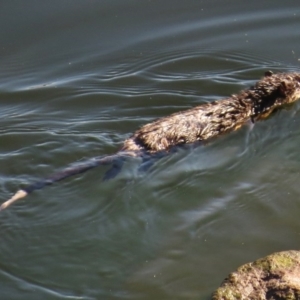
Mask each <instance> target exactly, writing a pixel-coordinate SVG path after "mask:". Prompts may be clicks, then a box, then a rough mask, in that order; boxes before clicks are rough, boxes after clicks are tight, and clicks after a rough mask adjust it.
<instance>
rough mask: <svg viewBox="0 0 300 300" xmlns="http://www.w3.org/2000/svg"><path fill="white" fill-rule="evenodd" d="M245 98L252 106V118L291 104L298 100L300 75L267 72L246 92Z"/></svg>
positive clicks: (299, 96)
mask: <svg viewBox="0 0 300 300" xmlns="http://www.w3.org/2000/svg"><path fill="white" fill-rule="evenodd" d="M247 98H250V99H251V101H253V104H254V106H253V111H252V116H253V117H256V116H259V115H261V114H265V113H268V112H271V111H272V110H273V109H275V108H276V107H278V106H281V105H284V104H288V103H292V102H294V101H296V100H298V99H300V73H278V74H273V73H272V72H271V71H267V72H266V73H265V76H264V77H263V78H262V79H261V80H260V81H258V82H257V83H256V84H255V86H253V87H251V88H250V89H249V90H248V95H247Z"/></svg>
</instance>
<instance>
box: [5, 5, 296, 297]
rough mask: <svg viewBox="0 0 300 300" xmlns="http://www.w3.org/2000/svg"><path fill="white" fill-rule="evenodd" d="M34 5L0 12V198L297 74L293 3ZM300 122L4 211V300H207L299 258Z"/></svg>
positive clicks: (274, 122)
mask: <svg viewBox="0 0 300 300" xmlns="http://www.w3.org/2000/svg"><path fill="white" fill-rule="evenodd" d="M274 3H276V5H274ZM287 3H288V4H287ZM30 4H31V5H30ZM30 4H29V3H28V2H27V3H26V5H21V4H20V5H19V6H18V7H16V6H15V4H13V3H10V2H9V3H6V4H2V7H1V14H2V18H0V22H1V24H2V26H0V31H1V30H2V35H1V36H2V37H3V40H2V43H3V45H2V46H1V47H2V48H1V49H0V53H1V55H0V65H1V72H0V88H1V90H0V97H1V102H0V108H1V110H0V113H1V116H2V118H1V127H0V132H1V148H0V169H1V173H0V176H1V181H0V182H1V199H2V200H3V201H4V200H5V199H6V198H8V197H9V196H10V195H11V194H12V193H13V192H15V191H16V190H17V189H18V188H19V187H21V186H23V185H25V184H27V183H28V182H32V181H34V180H36V179H39V178H41V177H43V176H46V175H48V174H50V173H52V172H54V171H56V170H58V169H61V168H63V167H65V166H66V165H68V164H70V163H72V162H78V161H82V160H86V159H89V158H91V157H94V156H99V155H104V154H111V153H114V152H116V151H117V150H118V149H119V148H120V146H121V144H122V141H123V140H124V139H125V138H127V137H128V136H129V135H130V133H132V132H133V131H135V130H136V129H137V128H138V127H139V126H141V125H143V124H145V123H147V122H151V121H152V120H154V119H156V118H159V117H162V116H165V115H168V114H171V113H173V112H176V111H179V110H183V109H187V108H190V107H192V106H194V105H199V104H201V103H206V102H208V101H213V100H216V99H220V98H222V97H227V96H228V95H230V94H232V93H236V92H238V91H239V90H241V89H243V88H246V87H247V86H250V85H252V84H253V83H254V82H255V81H256V80H258V79H259V78H260V77H261V76H262V74H263V73H264V72H265V70H268V69H272V70H273V71H286V72H288V71H297V70H298V64H299V62H298V59H299V55H300V54H299V53H298V52H297V51H298V50H297V49H298V44H297V43H298V40H297V37H298V36H299V32H298V27H299V26H298V23H299V15H300V11H299V8H298V7H297V5H296V3H294V2H292V1H288V2H285V3H284V4H283V3H282V2H279V1H275V2H272V6H271V5H269V4H268V3H267V2H263V3H262V2H259V1H254V2H251V3H236V2H235V1H231V0H228V1H226V5H222V6H220V5H219V2H218V1H204V2H193V1H188V2H182V1H172V2H171V1H165V2H164V3H161V4H160V6H158V4H157V3H154V2H152V1H131V2H129V1H125V2H124V1H113V3H112V2H111V1H110V2H109V1H102V2H101V3H100V2H99V3H96V2H93V1H87V2H81V1H74V0H72V2H71V1H69V0H67V1H64V2H63V3H60V4H58V3H56V4H55V5H54V4H52V2H51V3H46V2H45V3H40V2H36V1H34V0H32V1H30ZM270 49H271V51H270ZM298 115H299V105H298V104H295V105H293V106H292V107H290V108H287V109H285V110H282V111H279V112H276V113H275V114H274V115H273V116H272V117H271V118H270V119H269V120H267V121H264V122H258V123H257V124H255V126H254V127H253V128H250V127H247V126H245V127H244V128H242V129H241V130H239V131H236V132H233V133H231V134H229V135H226V136H222V137H221V138H220V139H217V140H215V141H211V142H209V143H207V144H206V145H204V146H200V147H190V148H188V149H185V150H181V151H178V152H177V153H175V154H172V155H170V156H168V157H165V158H163V159H161V160H159V161H157V162H156V163H155V164H154V166H153V167H152V168H151V169H150V170H149V171H148V172H147V173H140V172H138V167H139V163H140V161H139V160H137V159H131V160H129V161H128V162H127V163H126V164H125V166H124V168H123V170H122V172H121V174H120V175H119V176H118V177H117V178H116V179H114V180H111V181H108V182H102V181H101V179H102V176H103V174H104V172H105V170H106V169H105V168H98V169H95V170H93V171H90V172H88V173H86V174H82V175H79V176H76V177H74V178H71V179H69V180H66V181H63V182H61V183H59V184H57V185H55V186H53V187H49V188H46V189H43V190H41V191H37V192H36V193H34V194H32V195H30V197H28V198H27V199H26V200H24V201H20V202H19V203H17V204H15V205H14V206H12V207H11V208H10V209H8V210H7V211H5V212H2V213H1V218H0V230H1V244H0V245H1V246H0V254H1V257H2V259H1V267H0V279H1V280H0V282H1V284H0V288H1V299H33V300H34V299H208V298H209V295H210V293H211V292H212V291H213V290H214V289H215V288H216V287H217V286H218V285H219V283H220V282H221V281H222V279H223V278H224V277H225V276H226V275H227V274H228V273H229V272H230V271H231V270H233V269H235V268H236V267H237V266H238V265H240V264H242V263H246V262H248V261H252V260H254V259H256V258H258V257H262V256H264V255H266V254H269V253H271V252H275V251H280V250H287V249H297V248H298V239H299V229H298V219H299V218H298V212H299V206H300V204H299V201H298V198H299V194H300V190H299V184H298V177H299V170H300V159H299V155H298V152H299V151H298V145H299V143H300V138H299V136H300V135H299V128H300V126H299V125H300V124H299V123H300V121H299V118H298ZM298 141H299V142H298ZM274 233H276V235H275V234H274Z"/></svg>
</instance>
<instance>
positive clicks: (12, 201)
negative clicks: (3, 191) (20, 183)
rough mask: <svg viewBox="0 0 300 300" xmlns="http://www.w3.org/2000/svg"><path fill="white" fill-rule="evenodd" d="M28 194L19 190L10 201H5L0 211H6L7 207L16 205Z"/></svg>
mask: <svg viewBox="0 0 300 300" xmlns="http://www.w3.org/2000/svg"><path fill="white" fill-rule="evenodd" d="M27 194H28V193H27V192H25V191H23V190H19V191H17V192H16V193H15V194H14V195H13V196H12V197H11V198H10V199H9V200H7V201H5V202H4V203H2V205H1V206H0V211H1V210H4V209H5V208H6V207H8V206H9V205H11V204H12V203H14V202H15V201H17V200H19V199H21V198H24V197H26V196H27Z"/></svg>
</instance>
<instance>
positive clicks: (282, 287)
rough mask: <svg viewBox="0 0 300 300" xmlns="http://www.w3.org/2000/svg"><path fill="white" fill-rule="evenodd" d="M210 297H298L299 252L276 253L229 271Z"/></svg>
mask: <svg viewBox="0 0 300 300" xmlns="http://www.w3.org/2000/svg"><path fill="white" fill-rule="evenodd" d="M212 299H213V300H246V299H247V300H284V299H285V300H298V299H300V251H295V250H290V251H283V252H276V253H273V254H271V255H268V256H266V257H264V258H260V259H258V260H256V261H254V262H251V263H247V264H245V265H243V266H241V267H239V268H238V269H237V270H236V271H235V272H232V273H230V274H229V275H228V277H227V278H226V279H225V280H224V281H223V283H222V284H221V286H220V287H219V288H218V289H217V290H216V291H215V292H214V294H213V297H212Z"/></svg>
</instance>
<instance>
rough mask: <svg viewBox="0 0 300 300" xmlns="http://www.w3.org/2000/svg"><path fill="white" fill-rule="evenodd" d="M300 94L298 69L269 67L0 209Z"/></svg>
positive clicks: (198, 137) (232, 124)
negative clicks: (234, 90) (248, 82)
mask: <svg viewBox="0 0 300 300" xmlns="http://www.w3.org/2000/svg"><path fill="white" fill-rule="evenodd" d="M299 98H300V73H279V74H273V73H272V72H270V71H268V72H266V73H265V76H264V77H263V78H262V79H261V80H260V81H258V82H257V83H256V84H255V85H254V86H252V87H250V88H249V89H246V90H244V91H241V92H240V93H239V94H236V95H232V96H231V97H229V98H226V99H223V100H219V101H215V102H212V103H207V104H203V105H200V106H196V107H194V108H191V109H189V110H186V111H181V112H177V113H175V114H172V115H170V116H167V117H164V118H161V119H158V120H156V121H154V122H152V123H149V124H146V125H144V126H143V127H141V128H140V129H139V130H137V131H136V132H135V133H134V134H133V135H132V136H131V137H130V138H129V139H127V140H125V142H124V144H123V147H122V148H121V150H120V151H119V152H117V153H116V154H114V155H110V156H105V157H99V158H95V159H93V160H92V161H89V162H86V163H83V164H81V165H78V166H75V167H70V168H67V169H65V170H62V171H61V172H58V173H55V174H54V175H52V176H50V177H49V178H46V179H43V180H40V181H38V182H36V183H33V184H31V185H29V186H27V187H25V188H22V189H20V190H19V191H18V192H17V193H16V194H15V195H14V196H13V197H12V198H10V199H9V200H7V201H6V202H4V203H3V204H2V205H1V206H0V210H3V209H5V208H6V207H7V206H9V205H10V204H12V203H13V202H15V201H17V200H18V199H21V198H23V197H25V196H26V195H27V194H29V193H31V192H32V191H34V190H36V189H40V188H42V187H44V186H46V185H50V184H52V183H54V182H57V181H60V180H62V179H64V178H67V177H70V176H72V175H75V174H78V173H82V172H85V171H87V170H89V169H91V168H94V167H96V166H99V165H104V164H113V167H112V168H111V169H110V170H109V171H108V172H107V174H108V175H109V176H107V178H112V177H113V176H115V174H116V172H117V171H118V170H119V169H120V168H121V167H122V161H123V159H124V158H126V157H127V156H140V157H145V156H146V157H151V156H152V155H154V154H158V153H167V152H169V151H170V149H171V148H173V147H174V146H178V145H182V144H190V143H194V142H197V141H205V140H208V139H211V138H213V137H217V136H219V135H221V134H223V133H225V132H229V131H232V130H235V129H237V128H239V127H241V126H242V125H243V124H244V123H246V122H248V121H249V120H251V121H252V122H255V121H256V120H260V119H264V118H266V117H268V116H269V115H270V113H272V111H273V110H274V109H276V108H278V107H280V106H282V105H284V104H289V103H292V102H294V101H296V100H297V99H299ZM120 161H121V163H120ZM111 175H113V176H111Z"/></svg>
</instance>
